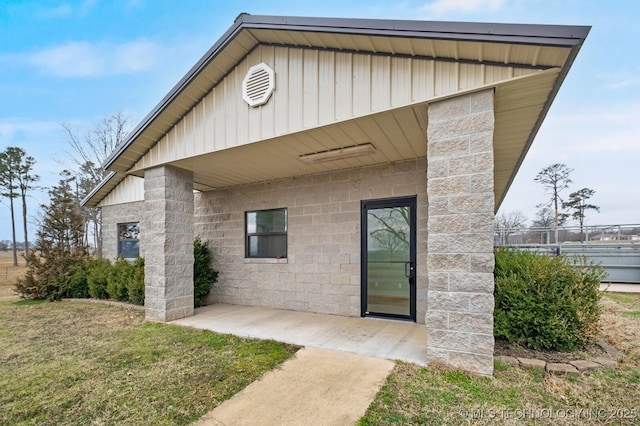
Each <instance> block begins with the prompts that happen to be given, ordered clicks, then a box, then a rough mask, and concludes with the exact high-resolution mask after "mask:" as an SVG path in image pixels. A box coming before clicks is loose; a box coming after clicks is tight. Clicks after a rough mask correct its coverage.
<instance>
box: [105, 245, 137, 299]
mask: <svg viewBox="0 0 640 426" xmlns="http://www.w3.org/2000/svg"><path fill="white" fill-rule="evenodd" d="M134 273H135V268H134V267H133V265H132V264H131V263H129V262H128V261H127V260H125V259H124V257H122V256H118V258H117V259H116V261H115V263H114V264H113V265H111V267H110V268H109V270H108V273H107V294H108V295H109V298H110V299H114V300H119V301H121V302H127V301H128V300H129V291H128V285H129V282H131V281H132V280H133V275H134Z"/></svg>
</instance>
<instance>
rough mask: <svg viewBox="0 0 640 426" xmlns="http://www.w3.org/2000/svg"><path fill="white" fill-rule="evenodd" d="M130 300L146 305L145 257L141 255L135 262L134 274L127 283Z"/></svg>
mask: <svg viewBox="0 0 640 426" xmlns="http://www.w3.org/2000/svg"><path fill="white" fill-rule="evenodd" d="M127 292H128V294H129V301H130V302H131V303H133V304H136V305H144V258H142V257H139V258H137V259H136V261H135V263H134V264H133V276H132V277H131V279H130V280H129V281H128V283H127Z"/></svg>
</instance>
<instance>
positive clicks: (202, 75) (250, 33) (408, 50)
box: [84, 14, 590, 208]
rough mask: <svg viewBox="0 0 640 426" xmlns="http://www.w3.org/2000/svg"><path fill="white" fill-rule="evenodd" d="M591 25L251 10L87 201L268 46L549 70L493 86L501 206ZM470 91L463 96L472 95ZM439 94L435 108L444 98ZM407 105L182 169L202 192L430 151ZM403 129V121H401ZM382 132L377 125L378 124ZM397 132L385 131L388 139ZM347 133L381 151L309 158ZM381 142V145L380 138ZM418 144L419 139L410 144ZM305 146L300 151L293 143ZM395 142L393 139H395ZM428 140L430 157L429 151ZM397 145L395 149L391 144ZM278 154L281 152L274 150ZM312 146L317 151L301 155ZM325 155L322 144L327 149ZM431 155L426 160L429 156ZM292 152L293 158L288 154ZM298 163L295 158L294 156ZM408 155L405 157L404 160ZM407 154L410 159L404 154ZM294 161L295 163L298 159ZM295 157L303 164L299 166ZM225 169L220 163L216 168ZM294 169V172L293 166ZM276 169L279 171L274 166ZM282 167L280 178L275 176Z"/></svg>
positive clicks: (422, 120)
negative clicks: (317, 161)
mask: <svg viewBox="0 0 640 426" xmlns="http://www.w3.org/2000/svg"><path fill="white" fill-rule="evenodd" d="M589 29H590V27H584V26H556V25H553V26H551V25H520V24H484V23H459V22H429V21H397V20H370V19H342V18H301V17H278V16H254V15H248V14H241V15H240V16H238V18H237V19H236V21H235V22H234V24H233V25H232V26H231V28H229V29H228V30H227V31H226V32H225V33H224V35H223V36H222V37H221V38H220V39H219V40H218V41H217V42H216V43H215V44H214V45H213V46H212V47H211V49H209V51H208V52H207V53H206V54H205V55H204V56H203V57H202V58H201V59H200V60H199V61H198V62H197V63H196V64H195V65H194V66H193V67H192V68H191V69H190V70H189V72H188V73H187V74H186V75H185V76H184V77H183V78H182V79H181V80H180V81H179V82H178V83H177V84H176V85H175V86H174V87H173V89H172V90H171V91H170V92H169V93H168V94H167V95H166V96H165V97H164V98H163V99H162V100H161V101H160V103H159V104H158V105H157V106H156V107H155V108H154V109H153V110H152V111H151V112H150V113H149V114H148V115H147V116H146V117H145V118H144V119H143V120H142V122H140V124H138V126H136V128H135V129H134V130H133V131H132V132H131V133H130V134H129V135H128V137H127V139H126V140H125V142H124V143H123V144H122V145H120V146H119V147H117V148H116V150H115V151H114V152H113V153H112V155H111V156H110V157H109V158H108V159H107V161H106V163H105V164H104V166H105V168H107V169H108V170H110V171H112V172H114V173H113V174H111V175H109V176H108V177H107V178H106V179H105V180H104V181H103V183H102V184H101V185H100V186H99V187H98V188H96V190H94V191H93V192H92V194H90V195H89V196H88V197H87V198H86V199H85V200H84V203H85V204H86V205H88V206H95V205H97V204H98V203H99V202H100V201H101V200H102V199H103V198H104V196H105V195H106V194H108V193H109V192H110V190H111V189H113V188H114V187H115V186H117V185H118V183H120V182H121V181H122V180H123V179H124V177H125V176H126V174H134V175H138V176H142V175H143V173H144V170H141V169H136V164H137V163H138V162H139V160H140V159H141V158H142V157H143V156H145V154H147V153H148V152H149V150H150V149H151V148H153V147H154V145H155V144H156V143H157V142H158V141H159V140H160V139H161V138H162V137H163V136H164V135H165V134H166V133H167V132H169V131H170V130H171V129H172V128H173V126H175V125H176V124H177V123H178V122H179V121H180V120H181V119H182V118H183V117H184V116H185V115H186V114H187V113H188V112H189V111H190V110H191V109H192V108H193V107H194V106H195V105H196V104H198V102H200V100H201V99H202V98H203V97H204V96H205V95H206V94H207V93H209V92H210V91H211V90H212V89H213V88H214V87H216V85H218V84H219V83H220V82H221V81H222V80H223V79H224V78H225V76H227V75H228V74H229V73H230V72H231V71H232V70H233V68H234V67H235V66H236V65H237V64H238V63H239V62H240V61H242V60H243V58H245V57H246V56H247V55H249V54H250V53H251V52H252V51H253V50H254V49H255V48H256V47H258V46H260V45H276V46H295V47H302V48H312V49H324V50H335V51H340V52H356V53H368V54H374V55H387V56H398V57H412V58H414V57H419V58H428V59H433V60H436V61H454V62H460V63H470V64H480V65H483V64H486V65H500V66H507V67H517V68H524V69H534V70H540V72H537V73H534V74H531V75H528V76H526V77H522V78H516V79H512V80H509V81H505V82H503V83H501V84H495V85H492V86H491V87H493V88H494V89H495V91H496V131H495V137H494V141H496V146H495V156H496V161H495V167H496V173H495V178H496V208H497V206H499V204H500V202H501V201H502V199H503V197H504V196H505V194H506V191H507V190H508V187H509V185H510V184H511V182H512V181H513V178H514V177H515V174H516V172H517V170H518V168H519V166H520V164H521V163H522V160H523V159H524V156H525V154H526V152H527V150H528V149H529V146H530V145H531V143H532V141H533V139H534V137H535V134H536V133H537V131H538V129H539V127H540V125H541V123H542V120H543V119H544V117H545V115H546V113H547V111H548V109H549V107H550V105H551V102H552V101H553V99H554V97H555V95H556V93H557V91H558V89H559V87H560V85H561V83H562V81H563V80H564V77H565V76H566V74H567V72H568V70H569V68H570V67H571V65H572V63H573V61H574V59H575V57H576V55H577V53H578V51H579V49H580V47H581V46H582V43H583V42H584V39H585V38H586V36H587V34H588V32H589ZM487 88H488V87H478V88H474V89H472V90H471V91H474V90H486V89H487ZM463 92H464V91H460V92H459V93H458V94H462V93H463ZM437 100H439V99H438V98H434V99H431V100H429V101H428V102H432V101H437ZM428 102H422V103H419V104H415V105H407V106H403V107H401V108H398V109H396V110H393V111H383V112H380V113H377V114H374V115H371V116H367V117H360V118H356V119H353V120H347V121H343V122H339V123H333V124H330V125H327V126H325V127H323V128H316V129H310V130H308V131H305V132H299V133H295V134H291V135H286V136H282V137H278V138H274V139H273V140H268V141H261V142H260V143H259V144H258V143H253V144H247V145H244V146H239V147H236V148H232V149H229V150H225V151H219V152H216V153H213V154H208V155H203V156H200V157H195V158H189V159H182V160H179V161H176V162H174V163H172V165H174V166H176V167H182V168H186V169H189V170H192V171H194V179H195V182H194V184H195V187H196V188H198V189H202V190H207V189H213V188H220V187H228V186H234V185H241V184H245V183H250V182H258V181H265V180H271V179H277V178H283V177H287V176H295V175H299V174H309V173H319V172H322V171H327V170H334V169H338V168H347V167H355V166H358V165H361V166H365V165H369V164H379V163H382V162H389V161H398V160H402V159H409V158H412V157H420V156H424V155H426V104H427V103H428ZM384 122H386V123H389V124H390V125H391V126H392V127H398V124H399V125H400V127H398V128H399V129H400V131H399V132H397V133H396V134H393V135H387V136H384V135H381V133H380V132H377V131H376V129H375V126H376V125H377V124H376V123H384ZM394 123H395V124H394ZM370 126H373V127H370ZM385 133H387V134H388V133H389V132H385V131H383V132H382V134H385ZM323 134H333V135H335V134H338V135H340V136H341V138H342V139H341V141H342V142H341V143H342V146H346V144H347V143H350V144H352V145H358V144H362V143H364V142H366V143H372V144H373V145H374V146H375V147H376V153H375V154H373V155H369V156H366V157H364V158H357V159H350V160H340V161H337V162H331V164H329V165H325V166H322V165H314V166H312V167H311V168H309V167H308V166H307V167H306V168H304V169H303V167H304V166H305V165H304V164H303V163H301V162H300V161H299V156H300V155H304V154H307V153H309V152H313V149H314V144H313V143H312V141H313V140H317V139H320V138H322V136H323ZM389 136H392V137H393V138H394V143H395V142H397V138H404V139H406V141H404V142H402V143H404V144H405V145H406V147H407V149H406V153H407V155H406V156H402V155H400V154H399V156H398V155H396V156H395V157H394V155H393V153H392V152H391V151H392V150H391V149H390V148H389V149H386V152H385V146H386V145H387V142H389V141H385V140H383V139H389ZM376 137H378V139H379V140H374V139H376ZM410 138H411V140H409V139H410ZM296 140H297V141H299V140H305V141H307V142H306V143H299V144H297V145H296V146H298V147H303V148H297V150H296V149H291V147H292V146H293V144H292V143H291V142H292V141H296ZM389 143H390V142H389ZM423 144H424V147H425V148H424V151H423V148H422V145H423ZM391 145H393V144H391ZM275 149H278V150H279V151H274V150H275ZM300 149H306V151H307V152H299V151H300ZM318 150H320V147H318ZM275 152H277V153H279V154H278V157H277V161H275V160H276V158H273V160H274V162H275V163H276V166H275V167H273V169H275V170H262V169H263V168H264V167H266V166H264V165H262V166H261V165H260V164H265V163H271V161H261V162H259V164H258V165H257V166H256V167H255V168H252V167H244V168H242V167H240V169H241V170H242V169H244V170H247V171H246V172H244V173H239V172H238V170H239V169H238V168H234V167H232V165H233V164H240V163H244V164H246V162H247V160H250V159H251V158H252V157H254V156H256V155H258V156H259V157H260V158H261V159H265V155H267V156H268V153H272V154H271V155H272V156H273V155H275V154H273V153H275ZM422 152H424V153H425V154H421V153H422ZM283 153H286V155H285V154H283ZM289 157H291V158H290V159H289ZM396 157H398V158H396ZM400 157H402V158H400ZM289 160H291V161H289ZM294 160H295V161H294ZM214 164H215V165H217V167H212V166H213V165H214ZM286 164H289V167H286V166H285V165H286ZM267 168H269V167H267ZM276 170H277V171H278V172H277V173H276V172H275V171H276Z"/></svg>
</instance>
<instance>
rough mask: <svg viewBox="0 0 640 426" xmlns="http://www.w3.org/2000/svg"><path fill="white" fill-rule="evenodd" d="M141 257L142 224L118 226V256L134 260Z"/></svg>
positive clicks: (120, 224)
mask: <svg viewBox="0 0 640 426" xmlns="http://www.w3.org/2000/svg"><path fill="white" fill-rule="evenodd" d="M139 255H140V223H138V222H130V223H119V224H118V256H122V257H124V258H125V259H134V258H136V257H138V256H139Z"/></svg>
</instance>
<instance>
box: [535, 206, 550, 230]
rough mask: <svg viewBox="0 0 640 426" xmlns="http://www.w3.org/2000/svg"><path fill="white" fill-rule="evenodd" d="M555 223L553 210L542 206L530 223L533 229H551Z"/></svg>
mask: <svg viewBox="0 0 640 426" xmlns="http://www.w3.org/2000/svg"><path fill="white" fill-rule="evenodd" d="M554 222H555V217H554V213H553V210H551V207H549V206H542V207H540V209H538V211H537V212H536V218H535V219H534V220H533V222H531V225H532V226H533V227H535V228H551V227H552V226H553V224H554Z"/></svg>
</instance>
